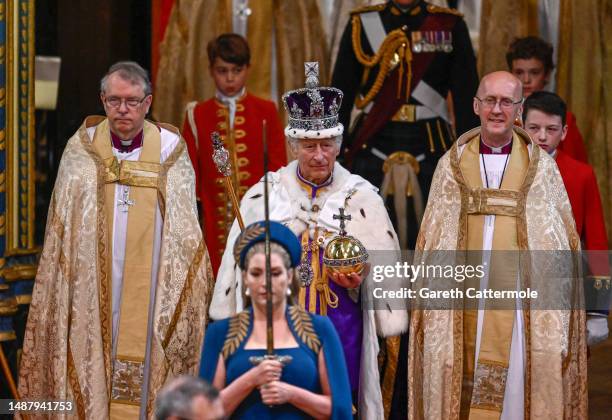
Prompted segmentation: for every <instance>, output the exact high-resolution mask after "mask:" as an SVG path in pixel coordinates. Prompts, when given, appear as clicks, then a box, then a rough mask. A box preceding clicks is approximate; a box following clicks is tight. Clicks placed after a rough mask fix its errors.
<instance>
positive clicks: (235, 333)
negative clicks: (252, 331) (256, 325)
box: [221, 311, 251, 360]
mask: <svg viewBox="0 0 612 420" xmlns="http://www.w3.org/2000/svg"><path fill="white" fill-rule="evenodd" d="M250 322H251V314H250V312H248V311H243V312H240V313H239V314H238V315H235V316H233V317H232V318H231V319H230V321H229V329H228V331H227V336H226V337H225V343H223V349H222V350H221V354H222V355H223V359H226V360H227V358H228V357H230V356H231V355H232V354H234V352H235V351H236V350H237V349H238V347H239V346H240V344H241V343H242V341H243V340H244V339H245V338H246V335H247V332H248V330H249V323H250Z"/></svg>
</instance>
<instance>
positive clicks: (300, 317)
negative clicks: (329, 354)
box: [289, 305, 321, 354]
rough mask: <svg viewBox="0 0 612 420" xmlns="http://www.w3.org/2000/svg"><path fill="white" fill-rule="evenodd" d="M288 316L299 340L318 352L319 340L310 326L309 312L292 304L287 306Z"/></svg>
mask: <svg viewBox="0 0 612 420" xmlns="http://www.w3.org/2000/svg"><path fill="white" fill-rule="evenodd" d="M289 316H290V318H291V321H292V322H293V329H294V330H295V332H296V333H297V335H298V337H299V338H300V340H302V341H303V342H304V344H306V345H307V346H308V348H309V349H310V350H312V351H313V352H315V353H316V354H318V353H319V351H320V350H321V341H320V340H319V337H318V336H317V333H316V332H315V330H314V327H313V326H312V319H311V318H310V314H309V313H308V312H306V311H305V310H303V309H302V308H300V307H299V306H297V305H292V306H290V307H289Z"/></svg>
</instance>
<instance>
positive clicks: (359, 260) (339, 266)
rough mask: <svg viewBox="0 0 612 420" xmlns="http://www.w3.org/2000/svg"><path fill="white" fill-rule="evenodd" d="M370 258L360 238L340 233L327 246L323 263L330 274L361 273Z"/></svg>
mask: <svg viewBox="0 0 612 420" xmlns="http://www.w3.org/2000/svg"><path fill="white" fill-rule="evenodd" d="M367 260H368V251H367V250H366V249H365V247H364V246H363V244H362V243H361V242H360V241H359V239H357V238H354V237H352V236H344V235H339V236H336V237H335V238H333V239H332V240H331V241H329V243H328V244H327V246H326V247H325V252H324V253H323V264H325V266H326V267H327V270H328V272H329V273H330V274H333V273H338V274H350V273H357V274H361V272H362V271H363V269H364V267H365V263H366V261H367Z"/></svg>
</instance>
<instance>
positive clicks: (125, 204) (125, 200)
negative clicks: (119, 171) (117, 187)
mask: <svg viewBox="0 0 612 420" xmlns="http://www.w3.org/2000/svg"><path fill="white" fill-rule="evenodd" d="M118 204H119V206H121V207H122V210H123V212H125V213H127V211H128V210H129V206H133V205H134V204H136V202H134V200H131V199H130V189H129V187H125V186H124V187H123V192H122V196H121V198H120V199H119V201H118Z"/></svg>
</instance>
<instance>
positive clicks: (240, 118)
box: [234, 115, 244, 126]
mask: <svg viewBox="0 0 612 420" xmlns="http://www.w3.org/2000/svg"><path fill="white" fill-rule="evenodd" d="M242 124H244V117H243V116H240V115H236V118H234V125H235V126H236V125H242Z"/></svg>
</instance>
